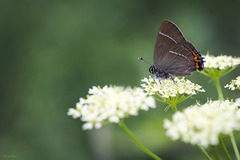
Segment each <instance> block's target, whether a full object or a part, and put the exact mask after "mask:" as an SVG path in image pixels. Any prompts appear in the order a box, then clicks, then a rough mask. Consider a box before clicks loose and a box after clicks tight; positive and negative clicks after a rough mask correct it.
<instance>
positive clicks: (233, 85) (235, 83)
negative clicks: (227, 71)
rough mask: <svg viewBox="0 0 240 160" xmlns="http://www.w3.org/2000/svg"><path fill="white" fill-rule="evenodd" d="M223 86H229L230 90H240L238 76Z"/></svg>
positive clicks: (239, 77) (239, 78)
mask: <svg viewBox="0 0 240 160" xmlns="http://www.w3.org/2000/svg"><path fill="white" fill-rule="evenodd" d="M225 88H229V89H231V90H235V89H238V90H240V76H238V77H237V78H236V80H232V81H231V82H230V83H229V84H227V85H226V86H225Z"/></svg>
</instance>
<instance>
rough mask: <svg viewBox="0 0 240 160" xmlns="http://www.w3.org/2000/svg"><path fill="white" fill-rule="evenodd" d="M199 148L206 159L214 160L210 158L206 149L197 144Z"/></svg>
mask: <svg viewBox="0 0 240 160" xmlns="http://www.w3.org/2000/svg"><path fill="white" fill-rule="evenodd" d="M197 146H198V148H199V149H200V151H201V152H202V153H203V154H204V155H205V157H206V158H207V159H208V160H212V158H211V157H210V156H209V154H208V153H207V152H206V151H205V149H204V148H202V147H201V146H200V145H199V144H197Z"/></svg>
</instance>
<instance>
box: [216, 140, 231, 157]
mask: <svg viewBox="0 0 240 160" xmlns="http://www.w3.org/2000/svg"><path fill="white" fill-rule="evenodd" d="M219 142H220V145H221V146H222V148H223V151H224V153H225V155H226V157H227V159H228V160H232V158H231V157H230V154H229V153H228V150H227V148H226V146H225V144H224V142H223V140H222V138H221V137H219Z"/></svg>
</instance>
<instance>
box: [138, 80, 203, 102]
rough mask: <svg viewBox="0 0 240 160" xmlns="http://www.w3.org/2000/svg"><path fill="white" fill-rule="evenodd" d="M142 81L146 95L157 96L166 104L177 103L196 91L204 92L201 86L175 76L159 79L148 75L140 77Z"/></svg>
mask: <svg viewBox="0 0 240 160" xmlns="http://www.w3.org/2000/svg"><path fill="white" fill-rule="evenodd" d="M142 82H144V83H143V84H142V87H143V88H144V90H145V91H146V92H147V94H148V95H155V96H158V97H159V98H160V99H158V100H159V101H161V102H163V103H166V104H171V103H173V101H174V102H176V104H177V103H180V102H181V101H183V100H185V99H186V98H188V97H190V96H192V95H195V94H197V93H198V92H205V91H204V89H202V86H200V85H198V84H194V83H192V82H191V81H190V80H185V78H181V79H179V78H177V77H175V78H174V80H172V79H163V80H161V81H159V80H158V79H153V78H152V77H151V76H149V78H144V79H142Z"/></svg>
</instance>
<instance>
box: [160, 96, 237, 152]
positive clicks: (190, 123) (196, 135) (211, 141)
mask: <svg viewBox="0 0 240 160" xmlns="http://www.w3.org/2000/svg"><path fill="white" fill-rule="evenodd" d="M239 105H240V99H238V100H236V102H235V103H234V102H231V101H229V100H226V101H209V102H208V103H206V104H204V105H202V106H200V107H199V106H198V105H195V106H192V107H188V108H186V109H185V110H184V111H183V112H176V113H175V114H174V115H173V117H172V121H169V120H167V119H165V120H164V127H165V128H166V129H167V132H166V134H167V136H169V137H170V138H171V139H172V140H178V139H180V140H182V141H183V142H185V143H191V144H199V145H201V146H203V147H205V148H206V147H208V145H217V144H218V138H219V135H220V134H224V135H228V134H230V133H232V132H233V131H234V130H240V110H239V109H238V106H239Z"/></svg>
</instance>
